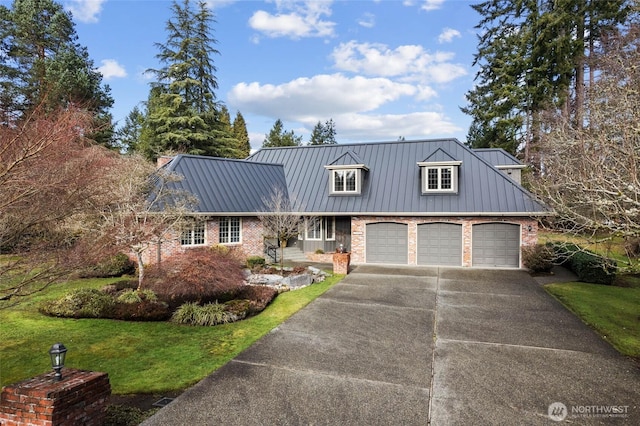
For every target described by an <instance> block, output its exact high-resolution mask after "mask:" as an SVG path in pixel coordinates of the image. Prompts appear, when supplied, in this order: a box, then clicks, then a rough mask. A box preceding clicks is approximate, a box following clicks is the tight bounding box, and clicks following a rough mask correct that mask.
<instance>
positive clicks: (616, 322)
mask: <svg viewBox="0 0 640 426" xmlns="http://www.w3.org/2000/svg"><path fill="white" fill-rule="evenodd" d="M545 289H546V290H547V291H548V292H549V293H550V294H551V295H553V296H554V297H555V298H556V299H558V300H559V301H560V302H561V303H562V304H564V305H565V306H566V307H567V308H568V309H569V310H571V311H572V312H573V313H574V314H576V315H577V316H578V317H579V318H581V319H582V321H584V322H585V323H586V324H588V325H589V326H591V327H593V328H594V329H595V330H596V331H597V332H598V333H599V334H600V335H601V336H602V337H603V338H604V339H605V340H607V341H608V342H610V343H611V344H612V345H613V347H615V348H616V349H617V350H618V351H619V352H620V353H622V354H623V355H628V356H631V357H634V358H636V359H640V288H623V287H615V286H607V285H599V284H586V283H581V282H573V283H562V284H548V285H546V286H545Z"/></svg>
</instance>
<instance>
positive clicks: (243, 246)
mask: <svg viewBox="0 0 640 426" xmlns="http://www.w3.org/2000/svg"><path fill="white" fill-rule="evenodd" d="M219 230H220V222H219V219H218V218H213V219H211V220H208V221H207V222H206V226H205V243H204V244H203V245H199V246H183V245H181V244H180V234H179V233H177V232H172V233H167V234H166V235H165V241H164V242H163V243H162V245H161V253H162V255H161V258H162V259H163V260H165V259H168V258H170V257H171V256H174V255H176V254H179V253H186V252H188V251H189V250H190V249H192V248H196V247H211V246H214V245H216V244H220V231H219ZM262 233H263V227H262V222H260V219H258V218H257V217H243V218H242V231H241V237H240V240H241V243H237V244H235V243H234V244H223V245H224V246H226V247H229V248H230V249H231V250H232V251H237V252H239V254H241V255H242V256H244V257H248V256H263V250H264V245H263V236H262ZM157 248H158V247H157V244H151V245H150V246H149V248H148V249H147V251H146V252H145V253H144V256H143V259H144V263H145V264H147V265H150V264H155V263H156V260H157Z"/></svg>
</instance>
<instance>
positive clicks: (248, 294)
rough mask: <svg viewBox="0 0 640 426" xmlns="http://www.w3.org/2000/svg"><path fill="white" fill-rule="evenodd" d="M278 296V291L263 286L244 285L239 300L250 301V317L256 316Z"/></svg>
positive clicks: (238, 296)
mask: <svg viewBox="0 0 640 426" xmlns="http://www.w3.org/2000/svg"><path fill="white" fill-rule="evenodd" d="M277 295H278V290H276V289H275V288H273V287H268V286H262V285H244V286H242V287H241V288H240V290H239V291H238V294H237V296H236V297H237V298H238V299H246V300H248V301H249V311H248V315H255V314H257V313H260V312H262V311H263V310H264V308H266V307H267V305H269V303H271V301H272V300H273V299H275V298H276V296H277Z"/></svg>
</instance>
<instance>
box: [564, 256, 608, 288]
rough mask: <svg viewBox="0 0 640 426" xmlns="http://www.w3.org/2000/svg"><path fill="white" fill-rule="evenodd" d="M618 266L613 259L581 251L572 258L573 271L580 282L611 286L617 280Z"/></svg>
mask: <svg viewBox="0 0 640 426" xmlns="http://www.w3.org/2000/svg"><path fill="white" fill-rule="evenodd" d="M616 269H617V268H616V265H615V263H614V262H613V261H612V260H611V259H607V258H604V257H602V256H598V255H597V254H595V253H591V252H586V251H580V252H577V253H575V254H574V255H573V257H572V258H571V270H573V272H574V273H575V274H576V275H577V276H578V279H579V280H580V281H583V282H586V283H595V284H606V285H611V284H612V283H613V281H614V280H615V278H616Z"/></svg>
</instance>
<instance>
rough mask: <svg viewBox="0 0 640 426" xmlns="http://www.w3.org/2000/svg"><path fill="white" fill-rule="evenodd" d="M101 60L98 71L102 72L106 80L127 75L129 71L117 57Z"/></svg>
mask: <svg viewBox="0 0 640 426" xmlns="http://www.w3.org/2000/svg"><path fill="white" fill-rule="evenodd" d="M100 62H101V63H102V65H101V66H99V67H98V72H100V74H102V76H103V77H104V79H105V80H109V79H112V78H122V77H126V76H127V71H126V70H125V69H124V67H123V66H122V65H120V64H119V63H118V61H116V60H115V59H103V60H102V61H100Z"/></svg>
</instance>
